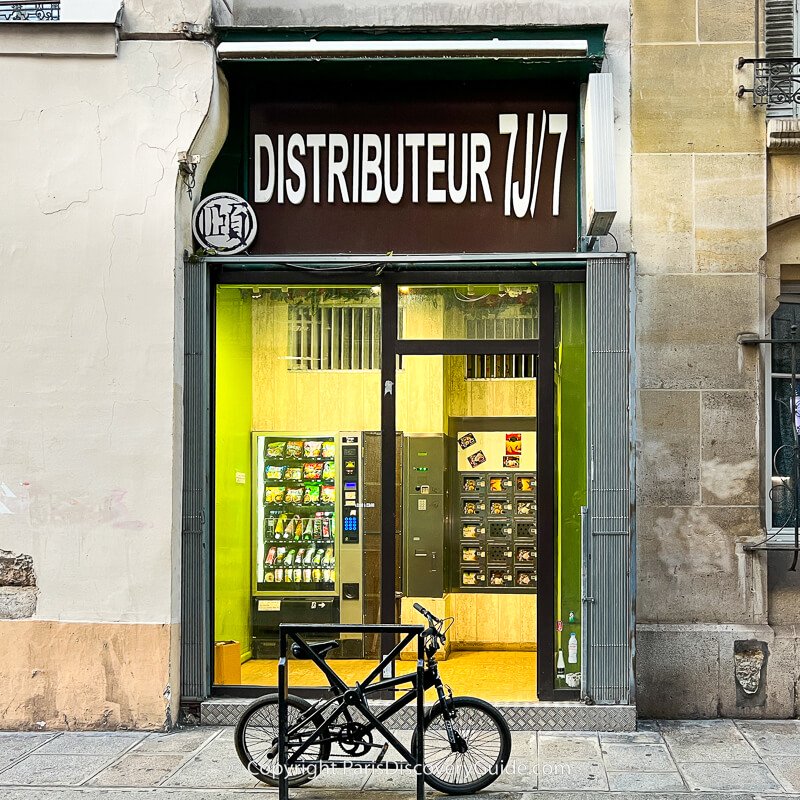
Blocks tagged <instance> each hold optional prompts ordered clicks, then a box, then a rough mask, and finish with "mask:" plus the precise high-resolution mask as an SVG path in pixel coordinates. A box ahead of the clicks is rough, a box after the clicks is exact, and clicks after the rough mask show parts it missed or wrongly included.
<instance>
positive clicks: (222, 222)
mask: <svg viewBox="0 0 800 800" xmlns="http://www.w3.org/2000/svg"><path fill="white" fill-rule="evenodd" d="M256 229H257V226H256V215H255V212H254V211H253V209H252V208H251V207H250V204H249V203H248V202H247V200H245V199H244V198H243V197H239V195H237V194H231V193H230V192H217V194H210V195H209V196H208V197H204V198H203V199H202V200H201V201H200V202H199V203H198V205H197V208H196V209H195V210H194V215H193V217H192V230H193V232H194V238H195V239H197V241H198V242H199V243H200V244H201V245H202V246H203V247H206V248H208V249H210V250H216V251H217V253H219V254H220V255H226V256H232V255H235V254H236V253H241V252H242V250H246V249H247V248H248V247H250V245H251V244H252V243H253V239H255V238H256Z"/></svg>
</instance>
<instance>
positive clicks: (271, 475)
mask: <svg viewBox="0 0 800 800" xmlns="http://www.w3.org/2000/svg"><path fill="white" fill-rule="evenodd" d="M285 470H286V467H281V466H279V465H277V464H269V465H268V466H267V480H268V481H282V480H283V473H284V472H285Z"/></svg>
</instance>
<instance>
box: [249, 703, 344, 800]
mask: <svg viewBox="0 0 800 800" xmlns="http://www.w3.org/2000/svg"><path fill="white" fill-rule="evenodd" d="M287 704H288V708H287V712H288V715H287V716H288V720H289V726H288V728H289V730H291V729H292V728H293V727H294V726H295V725H297V723H298V721H299V719H300V717H301V716H302V715H303V714H305V713H306V712H307V711H308V710H309V709H310V708H311V703H309V702H308V701H307V700H304V699H303V698H302V697H295V696H294V695H289V698H288V700H287ZM321 724H322V719H321V717H320V716H319V715H316V714H315V715H313V716H310V717H309V719H308V720H307V721H306V722H304V723H303V726H302V727H301V728H300V729H298V730H297V731H295V732H294V733H293V735H292V736H290V737H289V740H288V741H287V746H286V752H287V753H288V754H289V755H291V753H292V750H293V749H296V748H297V747H298V745H299V744H300V743H301V742H303V741H305V740H306V739H308V738H309V737H310V736H311V734H313V733H314V731H315V730H316V729H317V728H318V727H319V726H320V725H321ZM322 738H323V739H327V738H328V733H327V731H323V732H322ZM234 739H235V741H236V755H238V756H239V761H241V762H242V764H244V766H245V768H246V769H247V770H248V772H250V774H251V775H253V776H254V777H255V778H258V780H260V781H261V782H262V783H266V784H268V785H269V786H277V785H278V778H279V777H280V768H279V765H278V695H277V694H268V695H266V696H265V697H260V698H259V699H258V700H256V701H254V702H253V703H251V704H250V705H249V706H248V707H247V708H246V709H245V710H244V712H243V714H242V716H241V717H240V718H239V722H238V723H237V725H236V733H235V735H234ZM330 754H331V744H330V741H327V742H326V741H315V742H314V743H313V744H312V745H311V746H309V747H308V749H306V750H305V751H304V752H303V754H302V755H301V756H300V758H299V759H298V761H297V764H294V765H292V767H291V768H290V769H289V786H302V785H303V784H305V783H308V782H309V781H310V780H311V779H312V778H313V777H315V776H316V775H318V774H319V770H318V769H317V768H316V767H312V766H311V765H310V764H309V763H308V762H311V761H325V760H326V759H327V758H329V756H330Z"/></svg>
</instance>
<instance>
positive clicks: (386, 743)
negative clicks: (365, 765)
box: [374, 742, 389, 765]
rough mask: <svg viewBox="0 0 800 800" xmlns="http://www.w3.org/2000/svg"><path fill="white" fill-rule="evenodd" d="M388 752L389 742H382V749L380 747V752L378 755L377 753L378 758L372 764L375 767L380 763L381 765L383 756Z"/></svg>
mask: <svg viewBox="0 0 800 800" xmlns="http://www.w3.org/2000/svg"><path fill="white" fill-rule="evenodd" d="M388 750H389V742H384V743H383V747H381V751H380V753H378V757H377V758H376V759H375V762H374V763H375V764H376V765H377V764H380V763H381V761H383V758H384V756H385V755H386V752H387V751H388Z"/></svg>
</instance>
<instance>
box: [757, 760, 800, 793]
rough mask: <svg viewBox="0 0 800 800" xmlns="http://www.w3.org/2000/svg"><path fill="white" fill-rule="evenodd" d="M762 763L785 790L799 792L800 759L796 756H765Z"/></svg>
mask: <svg viewBox="0 0 800 800" xmlns="http://www.w3.org/2000/svg"><path fill="white" fill-rule="evenodd" d="M764 763H765V764H766V766H767V767H768V768H769V770H770V772H771V773H772V774H773V775H774V776H775V777H776V778H777V779H778V781H779V782H780V784H781V786H782V787H783V788H784V790H785V791H787V792H796V793H798V794H800V761H799V760H798V759H797V757H796V756H776V757H772V758H765V759H764Z"/></svg>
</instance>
